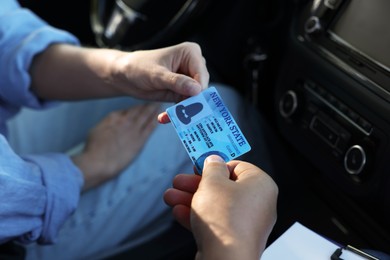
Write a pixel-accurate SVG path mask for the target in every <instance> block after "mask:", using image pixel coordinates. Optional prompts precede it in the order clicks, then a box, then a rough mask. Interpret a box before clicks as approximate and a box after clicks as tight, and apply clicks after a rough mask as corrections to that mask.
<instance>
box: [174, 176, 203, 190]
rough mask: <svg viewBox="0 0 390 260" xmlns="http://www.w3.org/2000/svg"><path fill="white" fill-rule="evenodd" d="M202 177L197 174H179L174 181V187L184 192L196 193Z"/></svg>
mask: <svg viewBox="0 0 390 260" xmlns="http://www.w3.org/2000/svg"><path fill="white" fill-rule="evenodd" d="M200 180H201V176H199V175H195V174H179V175H177V176H176V177H175V178H174V180H173V187H174V188H175V189H179V190H182V191H186V192H190V193H195V192H196V190H197V189H198V186H199V182H200Z"/></svg>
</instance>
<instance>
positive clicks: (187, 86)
mask: <svg viewBox="0 0 390 260" xmlns="http://www.w3.org/2000/svg"><path fill="white" fill-rule="evenodd" d="M165 80H166V83H167V84H168V85H170V89H171V90H172V91H174V92H176V93H178V94H180V95H182V96H186V97H191V96H195V95H197V94H199V93H200V92H201V91H202V85H201V84H200V83H199V82H198V81H196V80H195V79H193V78H191V77H189V76H186V75H184V74H179V73H174V72H169V73H167V75H166V76H165Z"/></svg>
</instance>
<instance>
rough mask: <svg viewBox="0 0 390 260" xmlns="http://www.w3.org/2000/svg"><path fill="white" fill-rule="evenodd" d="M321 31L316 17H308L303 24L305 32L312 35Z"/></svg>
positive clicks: (319, 22)
mask: <svg viewBox="0 0 390 260" xmlns="http://www.w3.org/2000/svg"><path fill="white" fill-rule="evenodd" d="M321 30H322V26H321V21H320V19H319V18H318V17H317V16H310V17H309V18H308V19H307V20H306V23H305V32H306V33H307V34H314V33H316V32H320V31H321Z"/></svg>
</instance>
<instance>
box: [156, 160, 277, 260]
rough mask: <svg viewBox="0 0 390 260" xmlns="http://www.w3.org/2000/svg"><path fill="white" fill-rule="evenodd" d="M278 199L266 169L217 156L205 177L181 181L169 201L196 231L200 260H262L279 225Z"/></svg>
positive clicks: (168, 193) (166, 196)
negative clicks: (202, 259)
mask: <svg viewBox="0 0 390 260" xmlns="http://www.w3.org/2000/svg"><path fill="white" fill-rule="evenodd" d="M229 177H230V178H229ZM277 194H278V188H277V186H276V184H275V183H274V181H273V180H272V179H271V178H270V177H269V176H268V175H267V174H266V173H265V172H263V171H262V170H261V169H259V168H257V167H256V166H254V165H252V164H250V163H246V162H242V161H231V162H229V163H227V164H226V163H225V162H223V160H222V158H220V157H218V156H216V155H212V156H209V157H208V158H207V159H206V161H205V165H204V169H203V174H202V176H199V175H189V174H180V175H177V176H176V177H175V179H174V181H173V188H172V189H168V190H167V191H166V193H165V194H164V200H165V202H166V203H167V204H168V205H170V206H172V207H173V215H174V216H175V218H176V220H177V221H178V222H179V223H181V224H182V225H183V226H185V227H187V228H188V229H190V230H192V232H193V234H194V236H195V239H196V242H197V245H198V254H197V257H198V258H206V259H222V258H223V259H259V257H260V255H261V253H262V251H263V250H264V248H265V245H266V241H267V239H268V236H269V234H270V232H271V230H272V228H273V225H274V224H275V221H276V201H277Z"/></svg>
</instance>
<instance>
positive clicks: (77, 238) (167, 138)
mask: <svg viewBox="0 0 390 260" xmlns="http://www.w3.org/2000/svg"><path fill="white" fill-rule="evenodd" d="M216 87H217V88H218V89H219V92H220V94H221V96H222V98H223V100H224V102H225V104H226V105H227V107H228V108H229V110H230V112H231V113H232V114H233V116H234V117H235V119H236V121H237V123H238V124H239V125H240V127H241V128H242V130H243V132H244V134H245V135H246V136H247V138H248V140H249V142H250V143H251V141H250V139H251V138H250V136H253V137H256V143H259V144H260V146H261V147H259V148H258V149H257V150H256V151H257V153H258V154H256V156H258V158H259V159H260V160H262V161H263V162H262V163H263V165H264V164H267V162H268V161H269V160H268V159H267V152H266V149H265V146H264V142H263V141H262V134H261V128H260V127H258V121H256V120H250V119H249V118H248V117H247V116H244V115H242V113H243V112H244V109H243V108H244V107H245V104H244V101H243V100H242V99H241V98H240V97H239V95H238V94H237V93H235V92H234V91H233V90H232V89H229V88H226V87H222V86H221V87H218V86H216ZM140 102H141V101H139V100H135V99H132V98H115V99H103V100H94V101H82V102H71V103H63V104H61V105H59V106H58V107H55V108H53V109H49V110H46V111H31V110H24V111H22V113H20V115H18V116H17V117H16V118H15V119H14V120H12V121H11V122H10V124H9V127H10V131H9V132H10V143H11V145H12V146H13V147H14V149H15V150H16V152H18V153H44V152H66V151H69V150H72V148H73V147H79V146H80V144H82V143H83V141H84V140H85V138H86V136H87V133H88V131H89V129H90V128H92V127H93V126H94V125H96V124H97V123H98V122H99V121H100V120H101V119H102V118H104V117H105V116H106V115H107V114H108V113H109V112H111V111H113V110H117V109H122V108H127V107H129V106H131V105H135V104H137V103H140ZM170 105H172V104H165V105H164V107H163V108H162V110H161V111H163V110H165V109H166V108H167V107H168V106H170ZM245 129H246V130H245ZM76 150H77V149H76ZM259 151H260V152H259ZM266 170H267V169H266ZM192 172H193V165H192V163H191V161H190V159H189V157H188V155H187V153H186V151H185V149H184V147H183V145H182V143H181V142H180V140H179V138H178V137H177V135H176V132H175V130H174V128H173V126H172V125H158V126H157V127H156V129H155V130H154V132H153V133H152V135H151V136H150V138H149V139H148V141H147V142H146V144H145V146H144V147H143V149H142V150H141V152H140V154H139V155H138V156H137V158H136V159H135V160H134V161H133V162H132V163H131V165H129V166H128V167H127V169H125V170H124V171H123V172H122V173H121V174H120V175H119V176H118V177H117V178H115V179H113V180H111V181H108V182H106V183H105V184H103V185H101V186H99V187H97V188H95V189H93V190H90V191H88V192H85V193H83V194H82V195H81V198H80V202H79V205H78V208H77V210H76V211H75V213H74V214H73V215H72V216H71V217H70V218H69V219H68V220H67V222H66V223H65V224H64V226H63V228H62V229H61V231H60V233H59V238H58V242H57V243H56V244H55V245H49V246H41V245H37V244H31V245H28V246H26V250H27V259H99V258H104V257H106V256H109V255H111V254H115V253H117V252H119V251H122V250H125V249H129V248H132V247H135V246H137V245H139V244H141V243H143V242H146V241H148V240H150V239H152V238H154V237H155V236H157V235H159V234H161V233H162V232H164V231H165V230H167V229H168V228H169V227H170V225H171V224H172V221H173V219H172V217H171V212H170V209H169V207H168V206H167V205H166V204H165V203H164V202H163V199H162V197H163V193H164V191H165V190H166V189H167V188H169V187H171V183H172V179H173V177H174V176H175V175H176V174H178V173H189V174H192Z"/></svg>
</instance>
